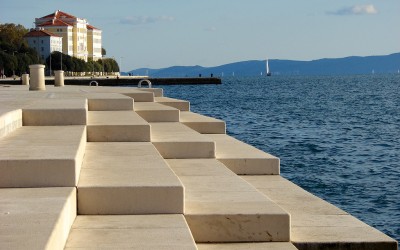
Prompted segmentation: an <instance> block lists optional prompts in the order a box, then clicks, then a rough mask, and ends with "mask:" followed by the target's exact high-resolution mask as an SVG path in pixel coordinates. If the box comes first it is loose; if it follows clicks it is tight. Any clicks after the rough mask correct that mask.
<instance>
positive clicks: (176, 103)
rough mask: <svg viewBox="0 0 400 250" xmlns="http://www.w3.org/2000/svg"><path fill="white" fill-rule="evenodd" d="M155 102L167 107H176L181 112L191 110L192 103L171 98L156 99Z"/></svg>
mask: <svg viewBox="0 0 400 250" xmlns="http://www.w3.org/2000/svg"><path fill="white" fill-rule="evenodd" d="M154 101H155V102H158V103H161V104H163V105H166V106H170V107H174V108H177V109H179V110H180V111H189V110H190V102H188V101H185V100H179V99H175V98H170V97H155V98H154Z"/></svg>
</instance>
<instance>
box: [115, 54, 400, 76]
mask: <svg viewBox="0 0 400 250" xmlns="http://www.w3.org/2000/svg"><path fill="white" fill-rule="evenodd" d="M269 67H270V70H271V72H272V75H349V74H372V73H377V74H380V73H398V71H399V69H400V53H395V54H391V55H385V56H366V57H359V56H351V57H345V58H335V59H327V58H325V59H318V60H312V61H293V60H279V59H272V60H269ZM265 70H266V69H265V60H263V61H257V60H251V61H243V62H235V63H229V64H224V65H221V66H216V67H202V66H198V65H196V66H173V67H168V68H162V69H149V68H140V69H135V70H132V71H130V72H124V73H123V74H125V75H127V74H129V73H131V74H132V75H147V74H148V75H149V76H151V77H198V76H199V75H201V76H202V77H208V76H211V74H213V76H215V77H221V76H232V75H235V76H260V75H261V74H263V75H265Z"/></svg>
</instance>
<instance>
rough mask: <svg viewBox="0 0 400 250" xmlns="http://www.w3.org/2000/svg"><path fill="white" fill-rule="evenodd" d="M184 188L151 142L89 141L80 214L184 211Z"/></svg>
mask: <svg viewBox="0 0 400 250" xmlns="http://www.w3.org/2000/svg"><path fill="white" fill-rule="evenodd" d="M183 210H184V188H183V185H182V184H181V182H180V181H179V179H178V177H177V176H176V175H175V174H174V173H173V171H172V170H171V169H170V168H169V167H168V165H167V164H166V163H165V161H164V160H163V159H162V157H161V156H160V154H159V153H158V152H157V150H156V149H155V148H154V146H153V145H152V144H151V143H149V142H148V143H146V142H132V143H129V142H118V143H99V142H96V143H88V144H87V147H86V154H85V159H84V163H83V166H82V171H81V176H80V180H79V184H78V213H79V214H85V215H96V214H125V215H126V214H162V213H163V214H170V213H183Z"/></svg>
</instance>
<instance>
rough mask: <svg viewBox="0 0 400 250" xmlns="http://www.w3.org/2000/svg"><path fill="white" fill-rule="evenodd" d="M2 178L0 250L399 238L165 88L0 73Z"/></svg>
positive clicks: (329, 244)
mask: <svg viewBox="0 0 400 250" xmlns="http://www.w3.org/2000/svg"><path fill="white" fill-rule="evenodd" d="M56 85H57V84H56ZM0 187H1V189H0V249H13V250H14V249H51V250H54V249H65V250H73V249H171V250H176V249H199V250H214V249H233V250H235V249H253V250H257V249H272V250H292V249H293V250H294V249H349V250H350V249H352V250H354V249H366V250H367V249H371V250H372V249H374V250H378V249H382V250H396V249H397V247H398V244H397V242H396V240H394V239H392V238H390V237H389V236H387V235H385V234H384V233H382V232H380V231H378V230H377V229H375V228H373V227H370V226H368V225H367V224H365V223H364V222H362V221H360V220H358V219H357V218H355V217H353V216H352V215H350V214H349V213H347V212H346V211H343V210H342V209H340V208H338V207H335V206H334V205H332V204H330V203H328V202H326V201H324V200H322V199H320V198H318V197H316V196H315V195H313V194H311V193H309V192H307V191H305V190H304V189H302V188H301V187H299V186H297V185H296V184H294V183H292V182H290V181H289V180H287V179H285V178H284V177H282V176H280V160H279V158H278V157H276V156H273V155H271V154H268V153H266V152H263V151H261V150H258V149H256V148H254V147H252V146H250V145H248V144H245V143H243V142H241V141H239V140H237V139H235V138H234V137H232V136H229V135H227V134H226V125H225V122H224V121H222V120H219V119H215V118H212V117H207V116H204V115H201V114H197V113H194V112H191V111H190V103H189V102H188V101H185V100H178V99H173V98H168V97H165V96H164V95H163V90H162V89H161V88H136V87H106V86H87V84H86V86H79V85H67V84H66V85H65V86H63V84H62V85H57V86H53V85H46V86H45V87H43V86H42V87H41V89H40V90H38V91H35V88H33V87H32V86H29V85H9V84H4V83H2V82H0Z"/></svg>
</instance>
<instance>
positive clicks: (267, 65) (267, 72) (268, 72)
mask: <svg viewBox="0 0 400 250" xmlns="http://www.w3.org/2000/svg"><path fill="white" fill-rule="evenodd" d="M265 64H266V65H265V67H266V74H265V75H266V76H271V75H272V74H271V71H269V64H268V59H267V61H266V62H265Z"/></svg>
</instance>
